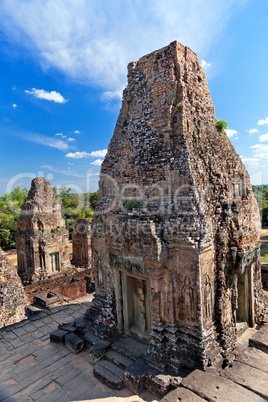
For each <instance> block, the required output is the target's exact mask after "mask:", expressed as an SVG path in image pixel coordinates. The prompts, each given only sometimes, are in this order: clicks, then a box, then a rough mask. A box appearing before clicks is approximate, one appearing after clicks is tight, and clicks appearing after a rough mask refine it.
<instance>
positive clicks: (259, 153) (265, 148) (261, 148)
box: [250, 144, 268, 159]
mask: <svg viewBox="0 0 268 402" xmlns="http://www.w3.org/2000/svg"><path fill="white" fill-rule="evenodd" d="M250 148H252V149H253V153H254V154H255V157H257V158H260V159H268V145H265V144H256V145H252V146H251V147H250Z"/></svg>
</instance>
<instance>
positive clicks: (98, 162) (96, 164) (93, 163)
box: [90, 159, 103, 166]
mask: <svg viewBox="0 0 268 402" xmlns="http://www.w3.org/2000/svg"><path fill="white" fill-rule="evenodd" d="M102 162H103V161H102V160H101V159H96V160H95V161H93V162H91V163H90V164H91V165H95V166H100V165H101V164H102Z"/></svg>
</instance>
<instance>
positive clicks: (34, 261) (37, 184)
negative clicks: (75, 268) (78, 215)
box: [16, 177, 70, 284]
mask: <svg viewBox="0 0 268 402" xmlns="http://www.w3.org/2000/svg"><path fill="white" fill-rule="evenodd" d="M16 245H17V254H18V274H19V275H20V277H21V278H22V281H23V283H24V284H28V283H31V282H33V281H35V280H38V279H45V278H47V277H48V276H50V275H55V274H57V273H59V272H60V271H64V270H66V269H68V268H70V260H69V243H68V231H67V230H66V228H65V221H64V219H63V218H62V216H61V206H60V204H59V203H58V201H57V200H56V197H55V194H54V192H53V191H52V189H51V185H50V183H49V182H48V181H47V180H45V179H44V178H43V177H36V178H35V179H33V181H32V184H31V189H30V191H29V193H28V196H27V199H26V200H25V202H24V204H23V205H22V207H21V215H20V219H19V223H18V231H17V234H16Z"/></svg>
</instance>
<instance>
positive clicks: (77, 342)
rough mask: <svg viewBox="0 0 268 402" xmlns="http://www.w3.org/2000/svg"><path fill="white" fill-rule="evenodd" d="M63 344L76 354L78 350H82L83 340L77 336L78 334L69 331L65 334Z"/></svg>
mask: <svg viewBox="0 0 268 402" xmlns="http://www.w3.org/2000/svg"><path fill="white" fill-rule="evenodd" d="M65 345H66V346H67V348H68V349H70V350H71V351H72V352H73V353H76V354H77V353H79V352H82V350H83V348H84V341H83V339H81V338H79V336H78V335H76V334H74V333H73V332H71V333H69V334H67V335H66V336H65Z"/></svg>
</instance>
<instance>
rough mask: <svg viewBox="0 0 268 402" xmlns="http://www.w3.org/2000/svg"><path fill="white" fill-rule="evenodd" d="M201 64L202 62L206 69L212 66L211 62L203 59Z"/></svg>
mask: <svg viewBox="0 0 268 402" xmlns="http://www.w3.org/2000/svg"><path fill="white" fill-rule="evenodd" d="M200 64H201V67H202V68H205V69H206V68H208V67H210V66H211V64H210V63H207V62H206V61H205V60H201V63H200Z"/></svg>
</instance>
